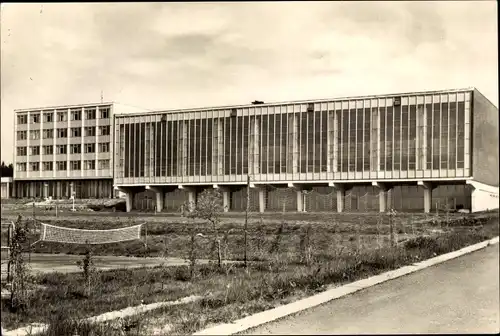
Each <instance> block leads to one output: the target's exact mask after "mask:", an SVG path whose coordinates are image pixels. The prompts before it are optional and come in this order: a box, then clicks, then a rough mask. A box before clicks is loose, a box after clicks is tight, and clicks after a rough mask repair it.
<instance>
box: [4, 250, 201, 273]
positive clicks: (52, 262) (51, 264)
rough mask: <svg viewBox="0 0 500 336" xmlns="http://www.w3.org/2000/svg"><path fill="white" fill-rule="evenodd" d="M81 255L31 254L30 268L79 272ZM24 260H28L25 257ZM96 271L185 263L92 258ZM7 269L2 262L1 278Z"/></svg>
mask: <svg viewBox="0 0 500 336" xmlns="http://www.w3.org/2000/svg"><path fill="white" fill-rule="evenodd" d="M82 259H83V256H81V255H69V254H41V253H33V254H31V260H30V266H31V270H32V271H33V272H36V273H38V272H40V273H49V272H62V273H72V272H80V271H81V270H80V269H79V268H78V266H77V265H76V261H78V260H82ZM26 260H29V257H28V255H26ZM94 262H95V266H96V269H99V270H109V269H116V268H135V267H154V266H160V265H164V266H178V265H186V264H187V262H186V261H185V260H184V259H181V258H137V257H122V256H94ZM197 262H198V263H200V264H203V263H207V262H208V260H198V261H197ZM6 269H7V266H6V263H4V262H3V260H2V276H4V275H5V274H4V273H5V271H6Z"/></svg>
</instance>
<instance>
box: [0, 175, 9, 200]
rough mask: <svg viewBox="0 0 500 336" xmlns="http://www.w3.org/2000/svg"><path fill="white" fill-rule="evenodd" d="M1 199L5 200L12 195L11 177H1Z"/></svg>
mask: <svg viewBox="0 0 500 336" xmlns="http://www.w3.org/2000/svg"><path fill="white" fill-rule="evenodd" d="M0 188H1V198H2V199H7V198H10V197H11V195H12V177H2V178H1V185H0Z"/></svg>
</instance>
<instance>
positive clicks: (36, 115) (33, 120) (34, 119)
mask: <svg viewBox="0 0 500 336" xmlns="http://www.w3.org/2000/svg"><path fill="white" fill-rule="evenodd" d="M39 122H40V113H34V114H32V115H31V123H32V124H37V123H39Z"/></svg>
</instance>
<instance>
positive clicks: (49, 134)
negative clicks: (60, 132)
mask: <svg viewBox="0 0 500 336" xmlns="http://www.w3.org/2000/svg"><path fill="white" fill-rule="evenodd" d="M53 137H54V130H53V129H46V130H43V138H44V139H52V138H53Z"/></svg>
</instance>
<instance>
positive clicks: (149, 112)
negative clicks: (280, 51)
mask: <svg viewBox="0 0 500 336" xmlns="http://www.w3.org/2000/svg"><path fill="white" fill-rule="evenodd" d="M474 90H475V88H474V87H469V88H464V89H448V90H434V91H420V92H402V93H389V94H378V95H370V96H349V97H337V98H325V99H309V100H295V101H283V102H269V103H266V102H264V103H263V104H245V105H226V106H211V107H193V108H183V109H170V110H156V111H147V112H146V111H145V112H130V113H115V117H118V118H119V117H127V116H131V115H133V116H141V115H151V114H164V113H184V112H186V113H187V112H196V111H200V110H224V109H233V108H247V107H266V106H276V105H288V104H307V103H324V102H332V101H339V100H361V99H374V98H391V97H399V96H415V95H423V94H426V95H429V94H443V93H452V92H464V91H474Z"/></svg>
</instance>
